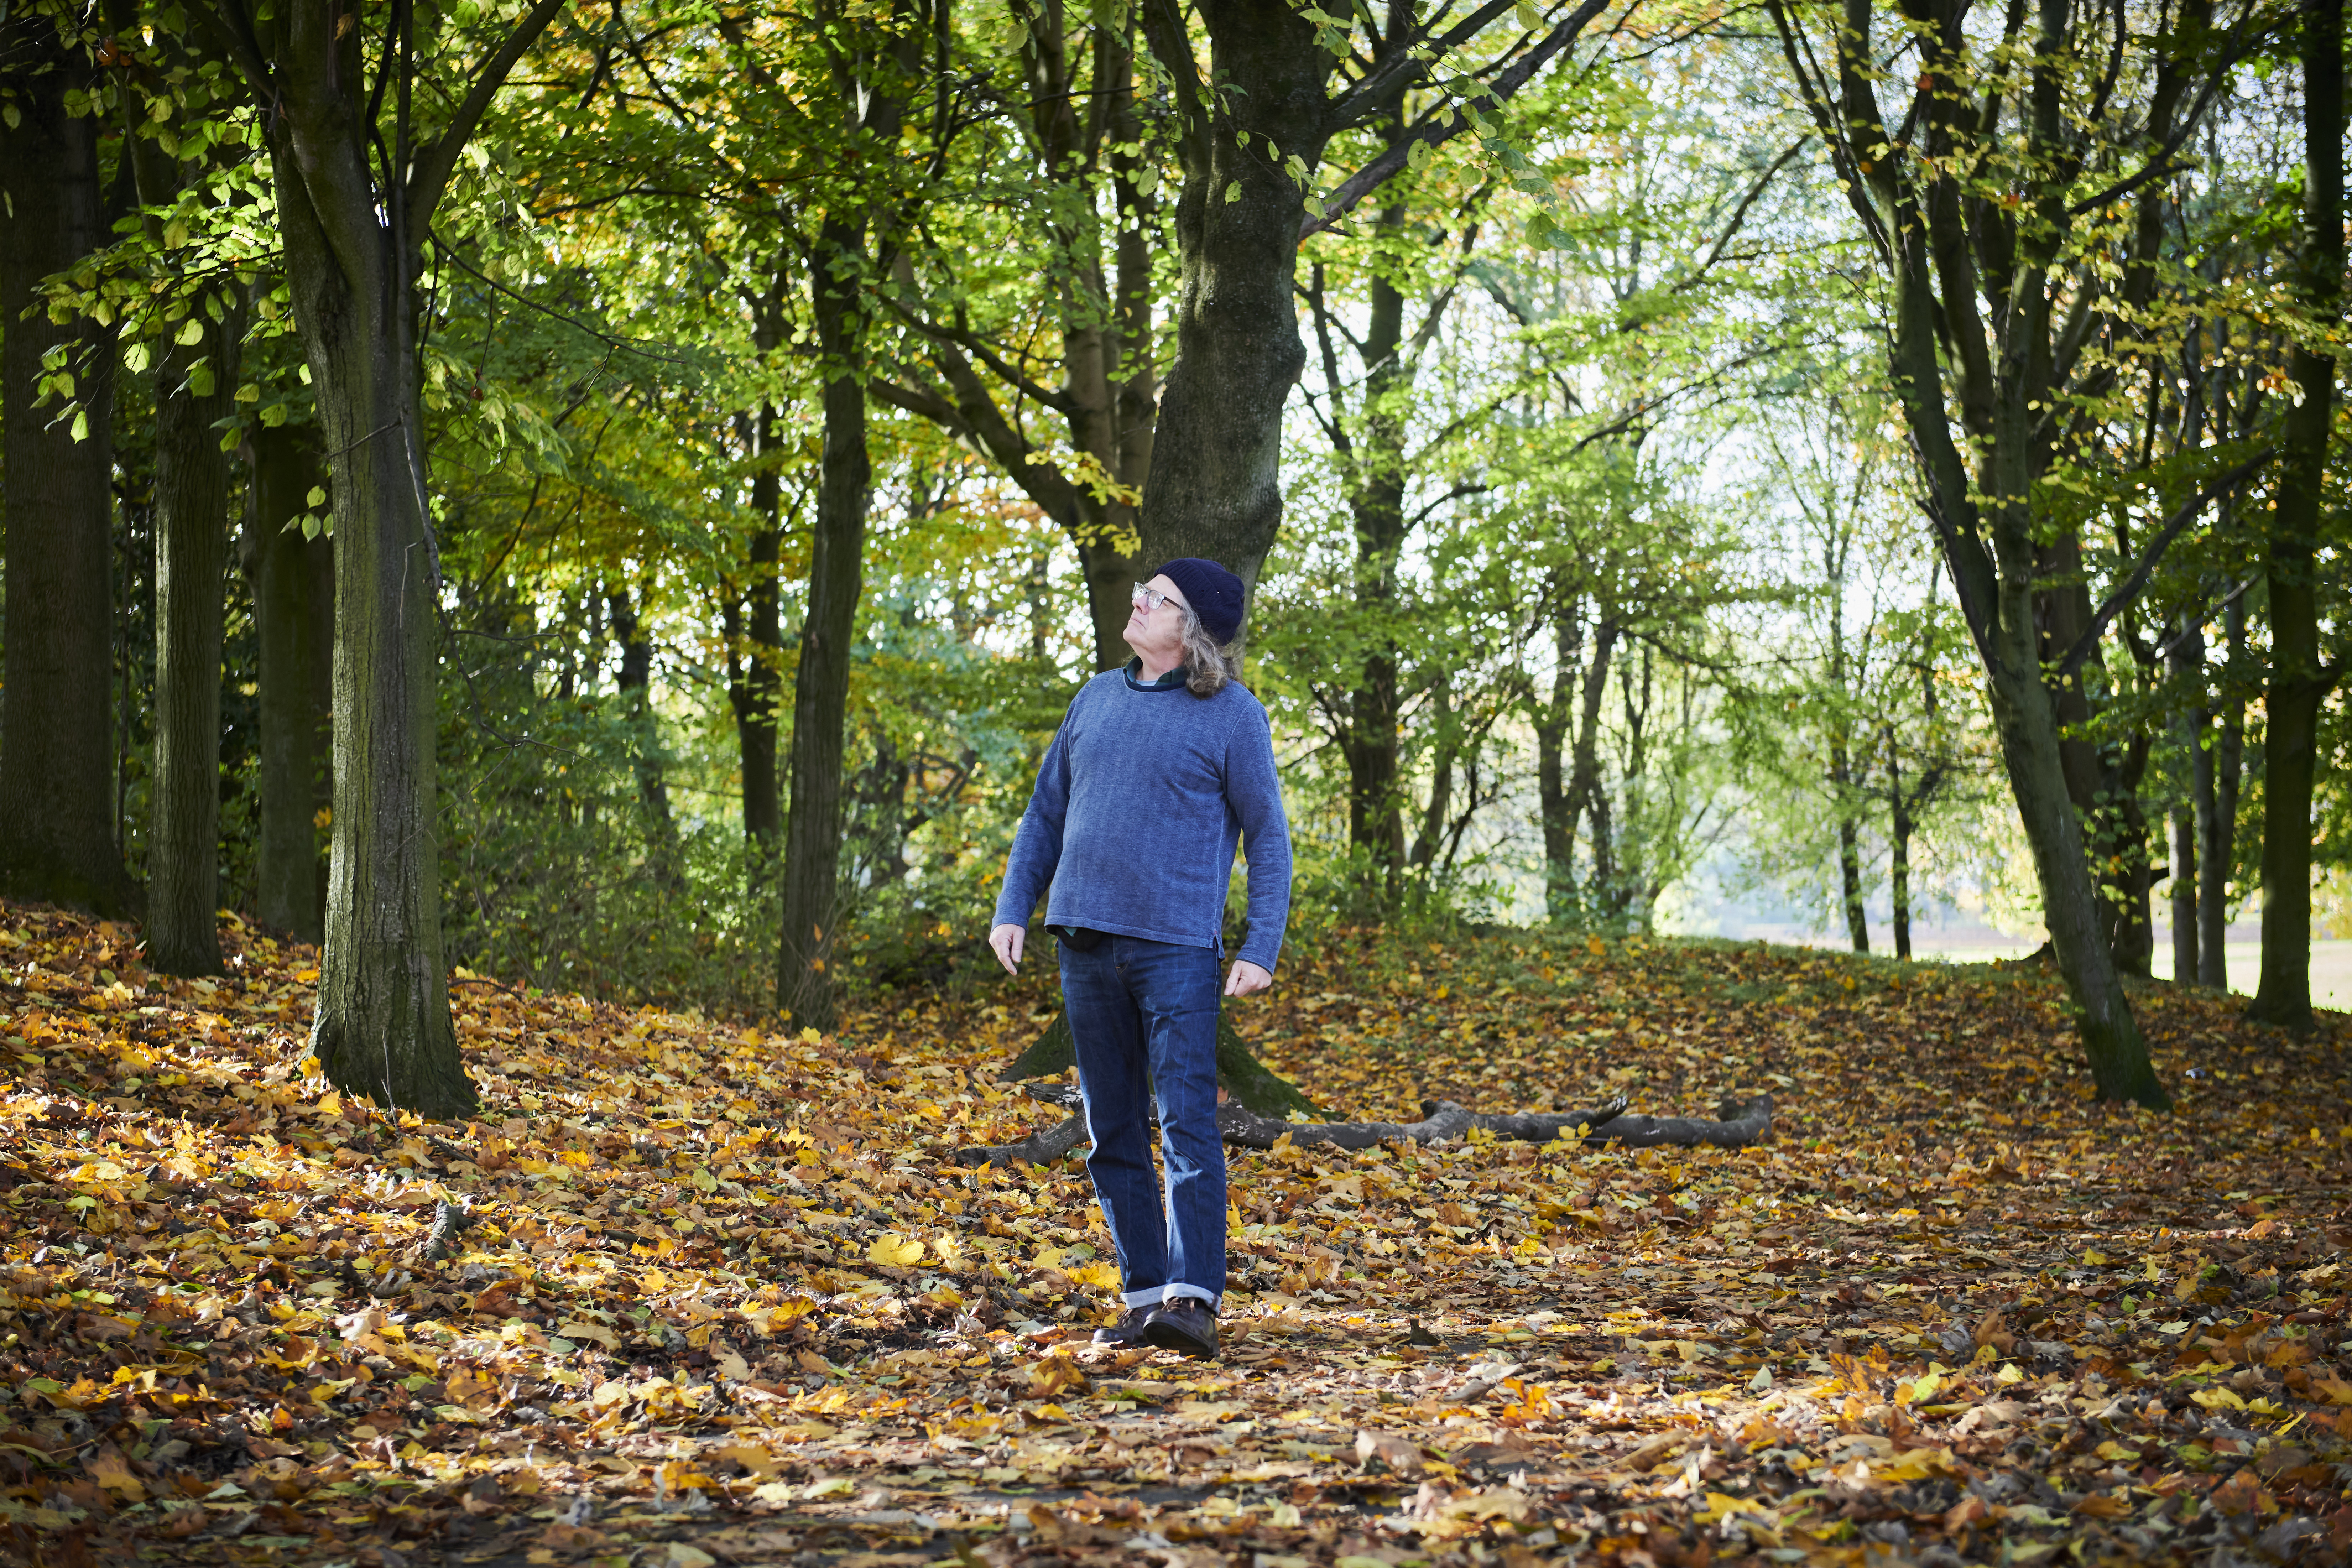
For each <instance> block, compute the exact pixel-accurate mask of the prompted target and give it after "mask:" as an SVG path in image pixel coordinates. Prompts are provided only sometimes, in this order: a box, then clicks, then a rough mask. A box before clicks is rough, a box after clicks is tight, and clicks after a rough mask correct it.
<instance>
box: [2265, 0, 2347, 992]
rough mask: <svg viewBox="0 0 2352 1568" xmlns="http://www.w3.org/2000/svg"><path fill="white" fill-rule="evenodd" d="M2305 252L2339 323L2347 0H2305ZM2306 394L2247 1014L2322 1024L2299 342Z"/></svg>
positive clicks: (2305, 355)
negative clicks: (2317, 985)
mask: <svg viewBox="0 0 2352 1568" xmlns="http://www.w3.org/2000/svg"><path fill="white" fill-rule="evenodd" d="M2302 10H2303V46H2302V53H2303V106H2304V107H2303V113H2304V126H2303V132H2304V187H2303V209H2304V210H2303V256H2302V268H2301V273H2302V276H2301V278H2300V279H2299V284H2300V288H2299V292H2300V293H2301V294H2302V295H2303V302H2304V305H2305V308H2306V309H2307V310H2309V311H2310V312H2311V314H2312V315H2313V316H2314V317H2315V318H2316V319H2317V320H2319V321H2323V322H2326V324H2327V325H2328V326H2330V327H2333V326H2335V325H2336V321H2337V319H2338V317H2339V315H2340V313H2341V310H2342V302H2343V295H2344V5H2343V0H2304V4H2303V6H2302ZM2292 367H2293V374H2294V381H2295V384H2296V385H2297V386H2299V387H2301V388H2302V390H2303V399H2302V401H2301V402H2299V403H2298V404H2296V405H2294V407H2293V408H2291V409H2289V410H2288V411H2287V415H2286V432H2285V437H2286V438H2285V440H2284V442H2283V443H2282V445H2283V446H2284V461H2283V462H2282V464H2281V470H2282V471H2281V475H2280V479H2281V481H2282V482H2281V483H2280V485H2279V487H2278V491H2277V510H2275V511H2273V513H2272V514H2271V531H2270V540H2269V549H2268V553H2267V556H2266V558H2265V560H2264V563H2263V567H2264V573H2265V575H2266V576H2267V578H2268V580H2269V585H2270V599H2271V678H2270V700H2269V701H2268V703H2267V704H2266V708H2267V712H2266V720H2267V722H2266V725H2265V729H2264V736H2263V967H2262V981H2261V984H2259V986H2258V987H2257V989H2256V990H2255V993H2254V1000H2253V1005H2252V1006H2251V1007H2250V1008H2248V1009H2247V1012H2248V1016H2252V1017H2255V1018H2259V1019H2262V1020H2263V1021H2264V1022H2266V1023H2273V1024H2284V1025H2286V1026H2289V1027H2291V1028H2296V1029H2307V1028H2309V1027H2310V1026H2311V1022H2312V1018H2311V799H2312V790H2313V782H2314V778H2315V773H2316V771H2317V765H2318V753H2319V710H2320V704H2321V702H2322V701H2323V700H2325V699H2326V695H2327V690H2328V687H2329V686H2330V685H2331V684H2332V679H2331V677H2330V676H2329V674H2328V673H2327V672H2326V671H2325V670H2324V669H2323V668H2322V667H2321V662H2320V660H2321V649H2320V644H2319V603H2318V594H2317V588H2316V584H2315V583H2314V581H2313V575H2314V572H2315V567H2316V565H2317V555H2318V529H2319V511H2320V500H2321V491H2322V488H2323V486H2324V485H2325V483H2326V477H2327V442H2328V437H2329V434H2330V433H2331V431H2332V429H2333V426H2334V424H2335V407H2336V362H2335V360H2334V359H2333V358H2331V357H2330V356H2328V355H2326V354H2323V353H2314V352H2313V351H2312V350H2311V349H2310V348H2309V347H2307V346H2306V345H2305V343H2303V342H2298V343H2297V344H2296V345H2295V350H2294V358H2293V361H2292Z"/></svg>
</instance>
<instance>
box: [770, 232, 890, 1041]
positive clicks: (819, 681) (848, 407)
mask: <svg viewBox="0 0 2352 1568" xmlns="http://www.w3.org/2000/svg"><path fill="white" fill-rule="evenodd" d="M822 245H823V250H824V255H826V256H827V257H829V258H840V260H839V263H838V270H834V269H833V268H824V267H823V266H821V267H820V272H821V273H824V272H830V273H831V276H830V277H821V279H820V281H819V282H818V285H817V300H816V309H815V316H816V330H817V342H818V347H819V350H820V352H821V353H823V354H824V357H825V360H826V363H828V364H834V365H841V366H844V367H847V366H851V365H854V364H856V363H857V362H856V355H857V354H858V353H859V351H860V348H861V340H862V338H863V336H864V331H865V318H864V312H863V311H862V310H860V309H859V308H858V304H857V300H856V290H857V288H858V284H857V279H856V268H857V266H858V264H859V262H861V261H862V260H863V258H864V253H865V247H866V224H865V222H864V221H863V219H862V218H861V219H857V220H844V219H838V218H835V219H828V220H827V221H826V223H825V225H824V237H823V241H822ZM821 460H822V464H823V468H822V473H821V477H820V478H819V479H818V481H817V497H816V540H815V549H814V553H813V555H812V557H811V559H810V563H809V588H808V614H807V616H806V618H805V619H804V620H803V622H802V623H801V656H800V667H799V668H798V669H797V670H796V671H795V672H794V679H793V747H792V791H793V795H792V812H791V815H790V816H789V817H788V818H787V819H786V821H785V825H784V887H783V952H782V959H781V961H780V968H779V970H778V976H777V996H776V1006H777V1009H778V1011H780V1012H782V1014H783V1015H784V1016H786V1017H788V1018H789V1019H791V1020H792V1021H793V1023H795V1024H798V1025H800V1026H803V1027H804V1028H814V1029H829V1028H831V1027H833V1025H834V1020H835V1010H836V1006H837V1003H836V998H835V979H834V975H833V973H832V972H831V970H832V963H833V955H834V941H835V935H836V932H835V910H836V906H837V903H838V900H839V889H838V882H839V879H840V874H841V786H842V780H841V764H842V756H843V750H844V731H845V727H846V723H847V716H848V707H849V647H850V638H851V637H853V636H854V635H855V632H856V618H857V601H858V597H859V595H861V594H862V593H863V591H864V588H865V554H866V506H867V504H868V501H869V500H870V499H871V495H872V485H873V468H872V466H871V464H870V462H869V460H868V458H867V457H866V389H865V387H864V386H863V384H861V383H860V382H859V380H858V378H857V377H856V374H853V373H852V372H851V371H850V370H849V369H847V368H843V369H842V370H839V371H837V372H836V373H835V374H833V375H832V376H830V377H829V378H828V379H827V380H826V382H825V384H824V456H823V458H822V459H821Z"/></svg>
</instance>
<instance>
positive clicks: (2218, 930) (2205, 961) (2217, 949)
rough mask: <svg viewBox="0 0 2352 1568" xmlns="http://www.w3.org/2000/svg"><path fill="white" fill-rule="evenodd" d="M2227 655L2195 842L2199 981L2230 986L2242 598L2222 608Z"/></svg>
mask: <svg viewBox="0 0 2352 1568" xmlns="http://www.w3.org/2000/svg"><path fill="white" fill-rule="evenodd" d="M2222 616H2223V619H2222V626H2224V627H2225V628H2226V631H2227V635H2228V644H2229V661H2228V664H2227V665H2226V666H2225V673H2224V675H2223V679H2222V689H2221V693H2222V694H2221V727H2220V731H2219V732H2218V733H2217V734H2216V736H2215V738H2214V743H2213V750H2212V752H2211V753H2210V754H2211V756H2212V758H2213V790H2212V802H2211V810H2210V812H2209V813H2208V814H2207V815H2206V816H2205V818H2204V821H2203V833H2202V836H2201V837H2200V841H2199V843H2198V847H2197V863H2198V872H2197V875H2198V884H2197V919H2198V922H2199V923H2198V932H2197V982H2198V984H2200V985H2209V986H2211V987H2212V988H2213V989H2214V990H2216V991H2227V990H2228V989H2229V988H2230V961H2229V951H2228V949H2227V948H2225V947H2224V946H2223V945H2222V944H2223V942H2225V941H2226V939H2227V938H2228V935H2229V920H2230V881H2231V878H2232V877H2233V876H2235V875H2236V872H2237V866H2238V792H2239V790H2240V789H2241V788H2242V786H2243V785H2244V783H2245V777H2246V700H2245V697H2244V695H2243V693H2242V690H2241V689H2240V688H2239V687H2238V685H2237V680H2238V672H2239V671H2240V670H2241V669H2242V668H2244V666H2245V658H2246V609H2245V601H2244V600H2243V599H2242V598H2239V599H2232V600H2231V601H2230V604H2229V605H2228V607H2227V608H2225V609H2224V610H2223V611H2222Z"/></svg>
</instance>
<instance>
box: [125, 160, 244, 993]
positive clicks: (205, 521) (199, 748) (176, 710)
mask: <svg viewBox="0 0 2352 1568" xmlns="http://www.w3.org/2000/svg"><path fill="white" fill-rule="evenodd" d="M175 184H176V182H175ZM148 199H149V200H150V201H151V203H152V201H154V200H158V199H161V198H160V197H150V198H148ZM190 319H191V320H192V321H203V318H202V317H201V316H194V317H191V318H190ZM241 325H242V323H241V322H240V321H238V320H237V318H236V316H235V315H232V316H231V317H230V318H229V320H228V321H226V322H225V323H212V322H205V335H204V336H203V337H202V338H201V339H199V340H198V341H197V342H195V343H194V344H189V345H182V344H180V343H179V342H177V341H176V340H175V341H174V342H173V346H172V348H171V350H170V351H169V352H168V353H164V354H163V355H162V356H161V357H160V358H159V359H158V361H157V362H156V368H155V749H154V763H153V766H152V771H151V774H150V778H151V783H150V785H149V788H150V791H151V794H150V796H149V804H150V807H151V813H152V815H151V816H150V818H149V827H148V834H147V924H146V936H147V962H148V963H149V965H150V966H151V967H152V968H154V969H156V970H158V971H161V972H162V973H165V974H218V973H220V972H221V946H220V925H219V915H218V910H219V905H220V749H221V727H220V683H221V613H222V598H223V590H224V588H225V586H226V584H225V583H224V582H223V578H224V576H225V574H226V570H227V566H228V499H229V462H228V455H227V454H226V453H225V452H223V451H222V450H221V446H220V433H219V432H218V431H216V430H215V429H214V428H213V425H214V422H215V421H216V420H219V419H222V418H224V417H226V416H227V415H228V414H229V413H230V411H231V410H232V409H233V408H234V407H235V406H236V405H235V403H234V401H233V398H232V395H233V393H234V392H235V390H236V343H237V339H238V337H239V336H240V335H241ZM207 375H209V376H210V378H211V379H210V385H209V390H208V391H205V392H203V393H199V392H198V391H197V390H196V386H197V385H198V384H202V383H203V381H204V379H205V377H206V376H207Z"/></svg>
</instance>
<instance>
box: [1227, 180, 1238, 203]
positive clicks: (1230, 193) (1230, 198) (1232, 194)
mask: <svg viewBox="0 0 2352 1568" xmlns="http://www.w3.org/2000/svg"><path fill="white" fill-rule="evenodd" d="M1241 199H1242V183H1241V182H1240V181H1239V180H1235V181H1234V182H1232V183H1231V184H1228V185H1226V186H1225V200H1226V202H1227V203H1228V204H1231V203H1234V202H1237V201H1239V200H1241Z"/></svg>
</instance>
